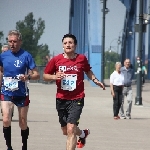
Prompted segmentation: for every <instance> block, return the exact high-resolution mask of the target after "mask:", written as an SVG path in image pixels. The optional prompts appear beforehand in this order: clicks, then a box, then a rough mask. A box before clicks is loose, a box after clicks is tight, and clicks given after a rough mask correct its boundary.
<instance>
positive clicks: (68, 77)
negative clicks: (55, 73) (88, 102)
mask: <svg viewBox="0 0 150 150" xmlns="http://www.w3.org/2000/svg"><path fill="white" fill-rule="evenodd" d="M76 81H77V74H65V77H64V78H63V79H62V80H61V89H63V90H68V91H73V90H74V89H76Z"/></svg>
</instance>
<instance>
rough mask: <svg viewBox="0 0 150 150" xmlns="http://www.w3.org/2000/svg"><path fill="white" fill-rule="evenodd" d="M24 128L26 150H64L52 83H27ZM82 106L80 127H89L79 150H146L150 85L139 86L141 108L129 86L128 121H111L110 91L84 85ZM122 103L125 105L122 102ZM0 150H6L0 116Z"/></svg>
mask: <svg viewBox="0 0 150 150" xmlns="http://www.w3.org/2000/svg"><path fill="white" fill-rule="evenodd" d="M29 88H30V99H31V103H30V108H29V113H28V125H29V128H30V136H29V139H28V149H29V150H41V149H42V150H65V143H66V137H65V136H63V135H62V133H61V130H60V125H59V123H58V117H57V112H56V110H55V93H56V86H55V84H41V83H31V84H30V85H29ZM85 93H86V97H85V107H84V109H83V113H82V116H81V119H80V128H81V129H85V128H90V130H91V134H90V135H89V137H88V138H87V144H86V146H85V147H84V148H83V150H85V149H86V150H150V83H146V84H145V86H144V87H143V93H142V94H143V96H142V97H143V106H135V105H134V102H135V94H136V86H135V85H133V94H134V99H133V108H132V119H131V120H127V119H125V120H114V119H113V109H112V105H113V101H112V97H111V95H110V88H109V87H107V88H106V90H105V91H103V90H101V89H100V88H98V87H91V86H90V85H89V84H86V86H85ZM125 104H126V103H125ZM0 127H1V132H0V150H6V145H5V140H4V138H3V132H2V120H1V117H0ZM20 135H21V134H20V129H19V126H18V114H17V108H16V107H15V114H14V117H13V121H12V146H13V149H14V150H21V136H20Z"/></svg>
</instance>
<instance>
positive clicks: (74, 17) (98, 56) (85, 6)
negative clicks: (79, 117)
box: [69, 0, 150, 86]
mask: <svg viewBox="0 0 150 150" xmlns="http://www.w3.org/2000/svg"><path fill="white" fill-rule="evenodd" d="M103 1H104V0H71V3H70V19H69V32H70V33H72V34H74V35H75V36H76V37H77V39H78V46H77V52H78V53H81V54H84V55H85V56H86V57H87V58H88V60H89V63H90V64H91V66H92V70H93V72H94V73H95V74H96V76H97V77H98V79H99V80H100V81H101V78H102V76H101V74H102V72H101V71H102V67H103V65H102V63H103V62H102V61H103V60H102V59H103V58H102V57H103V53H102V38H103V36H102V32H103V31H102V30H103V28H102V10H101V8H102V6H101V5H102V4H103ZM106 1H107V0H106ZM119 1H120V2H121V3H122V4H123V5H125V7H126V12H125V16H124V23H123V31H122V36H121V54H120V61H121V62H122V64H123V61H124V59H125V58H130V60H131V63H132V64H133V66H136V61H137V59H136V58H137V52H136V51H137V48H136V44H137V42H138V37H137V36H136V33H137V32H138V31H137V30H138V22H137V16H139V9H138V8H137V7H138V6H139V5H138V1H139V0H119ZM144 14H145V15H146V14H147V16H146V17H147V18H148V17H149V15H148V14H150V0H149V1H147V0H143V15H144ZM147 18H144V19H145V20H146V19H147ZM144 19H143V42H142V45H143V46H142V47H143V48H142V57H141V61H142V63H147V64H148V79H150V24H149V21H147V22H146V21H145V20H144ZM148 19H149V18H148ZM148 19H147V20H148ZM129 31H130V32H131V33H132V34H130V35H129ZM147 38H148V40H147ZM146 41H148V42H146ZM146 44H147V45H146ZM146 47H147V48H148V55H147V56H146V55H145V48H146ZM135 71H136V68H135ZM85 78H86V77H85ZM90 82H91V81H90ZM91 85H92V86H94V84H93V83H92V82H91Z"/></svg>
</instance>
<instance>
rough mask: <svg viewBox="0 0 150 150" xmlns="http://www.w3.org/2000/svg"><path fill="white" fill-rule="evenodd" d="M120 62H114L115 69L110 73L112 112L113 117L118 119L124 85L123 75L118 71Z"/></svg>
mask: <svg viewBox="0 0 150 150" xmlns="http://www.w3.org/2000/svg"><path fill="white" fill-rule="evenodd" d="M120 69H121V63H120V62H116V64H115V71H114V72H113V73H112V74H111V75H110V89H111V95H112V97H113V112H114V119H115V120H118V119H120V117H119V109H120V107H121V104H122V90H123V85H124V76H123V74H122V73H121V71H120Z"/></svg>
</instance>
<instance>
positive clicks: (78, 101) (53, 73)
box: [43, 34, 105, 150]
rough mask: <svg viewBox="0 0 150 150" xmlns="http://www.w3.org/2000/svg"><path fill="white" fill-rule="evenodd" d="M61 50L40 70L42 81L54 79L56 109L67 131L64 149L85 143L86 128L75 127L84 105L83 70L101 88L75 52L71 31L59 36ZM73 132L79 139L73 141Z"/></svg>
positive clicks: (75, 138)
mask: <svg viewBox="0 0 150 150" xmlns="http://www.w3.org/2000/svg"><path fill="white" fill-rule="evenodd" d="M62 44H63V49H64V52H63V54H59V55H58V56H55V57H53V58H52V59H51V60H50V61H49V63H48V64H47V66H46V68H45V71H44V75H43V77H44V80H45V81H54V80H56V85H57V94H56V109H57V111H58V116H59V122H60V124H61V129H62V132H63V134H64V135H67V144H66V150H75V148H76V146H77V148H82V147H83V146H84V145H85V142H86V138H87V136H88V135H89V134H90V130H89V129H88V128H87V129H84V130H80V129H79V127H78V124H79V119H80V115H81V113H82V109H83V106H84V97H85V93H84V82H83V80H84V73H85V74H86V75H87V76H88V78H89V79H91V80H93V82H94V83H95V84H96V85H98V86H100V87H101V88H103V89H105V86H104V85H103V83H101V82H100V81H99V80H98V79H97V78H96V77H95V75H94V74H93V72H92V71H91V67H90V65H89V64H88V61H87V58H86V57H85V56H84V55H82V54H77V53H76V52H75V49H76V46H77V39H76V37H75V36H74V35H72V34H66V35H64V37H63V39H62ZM77 136H79V140H78V142H77Z"/></svg>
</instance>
